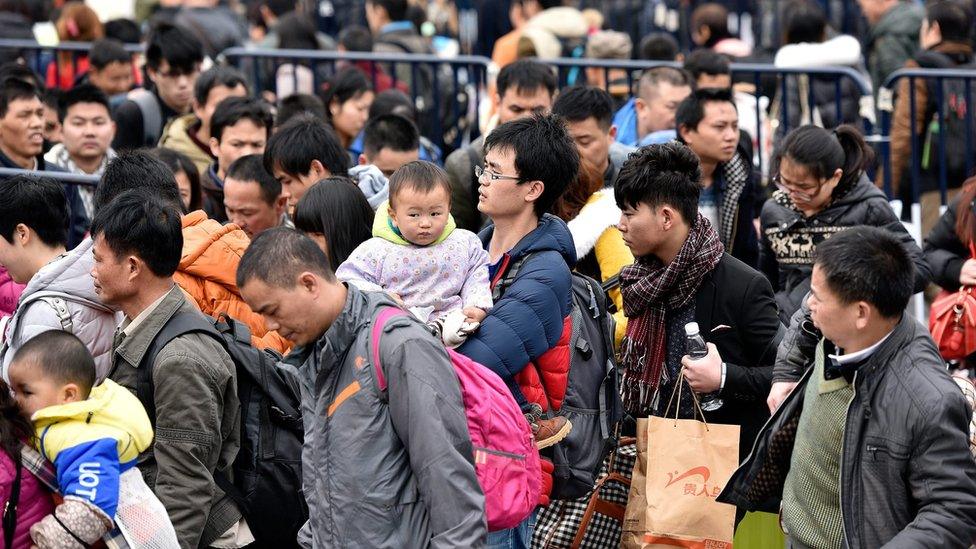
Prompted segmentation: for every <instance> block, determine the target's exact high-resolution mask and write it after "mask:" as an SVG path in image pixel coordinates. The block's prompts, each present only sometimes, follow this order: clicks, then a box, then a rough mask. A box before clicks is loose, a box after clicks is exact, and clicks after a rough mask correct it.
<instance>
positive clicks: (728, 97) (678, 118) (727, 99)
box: [674, 88, 735, 134]
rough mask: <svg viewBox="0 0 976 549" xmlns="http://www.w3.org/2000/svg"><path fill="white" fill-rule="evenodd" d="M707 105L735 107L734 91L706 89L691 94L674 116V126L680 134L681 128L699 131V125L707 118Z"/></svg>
mask: <svg viewBox="0 0 976 549" xmlns="http://www.w3.org/2000/svg"><path fill="white" fill-rule="evenodd" d="M707 103H731V104H732V106H733V107H734V106H735V100H734V99H733V98H732V90H728V89H721V88H705V89H701V90H695V91H693V92H691V95H689V96H688V97H686V98H685V100H684V101H682V102H681V104H680V105H678V110H677V111H676V112H675V114H674V124H675V126H676V127H677V128H678V130H679V134H680V130H681V128H687V129H689V130H697V129H698V125H699V124H701V121H702V119H703V118H705V105H706V104H707Z"/></svg>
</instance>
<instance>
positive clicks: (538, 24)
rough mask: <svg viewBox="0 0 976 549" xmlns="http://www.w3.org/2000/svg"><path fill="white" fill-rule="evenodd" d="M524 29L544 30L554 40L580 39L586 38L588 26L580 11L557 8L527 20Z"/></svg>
mask: <svg viewBox="0 0 976 549" xmlns="http://www.w3.org/2000/svg"><path fill="white" fill-rule="evenodd" d="M526 28H527V29H531V28H540V29H545V30H547V31H549V32H551V33H552V34H553V35H554V36H555V37H556V38H582V37H584V36H586V32H587V31H588V30H589V28H590V26H589V24H587V22H586V18H585V17H583V13H582V12H581V11H580V10H578V9H576V8H570V7H557V8H549V9H547V10H543V11H542V12H541V13H539V14H537V15H536V16H535V17H533V18H532V19H529V22H528V23H527V24H526Z"/></svg>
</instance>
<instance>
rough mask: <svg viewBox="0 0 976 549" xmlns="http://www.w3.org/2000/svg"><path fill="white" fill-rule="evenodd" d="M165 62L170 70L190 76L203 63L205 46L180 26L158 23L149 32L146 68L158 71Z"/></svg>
mask: <svg viewBox="0 0 976 549" xmlns="http://www.w3.org/2000/svg"><path fill="white" fill-rule="evenodd" d="M164 60H165V61H166V62H167V63H169V66H170V70H172V71H176V72H179V73H182V74H190V73H192V72H193V71H194V70H196V67H197V65H198V64H199V63H202V62H203V44H201V43H200V40H198V39H197V37H196V36H194V35H193V33H192V32H190V31H188V30H186V29H184V28H183V27H180V26H179V25H173V24H171V23H158V24H157V25H156V26H155V27H154V28H153V29H152V30H150V31H149V40H148V43H147V44H146V67H148V68H150V69H152V70H154V71H158V70H159V67H160V65H162V63H163V61H164Z"/></svg>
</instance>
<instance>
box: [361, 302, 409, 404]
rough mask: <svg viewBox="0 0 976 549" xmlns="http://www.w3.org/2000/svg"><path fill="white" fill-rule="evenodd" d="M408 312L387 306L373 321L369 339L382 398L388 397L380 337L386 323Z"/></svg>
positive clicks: (377, 385) (377, 386) (377, 384)
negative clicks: (381, 359) (381, 358)
mask: <svg viewBox="0 0 976 549" xmlns="http://www.w3.org/2000/svg"><path fill="white" fill-rule="evenodd" d="M406 314H407V312H406V311H404V310H403V309H400V308H399V307H393V306H386V307H383V308H382V309H380V314H378V315H376V318H375V319H373V328H372V331H371V332H370V337H369V347H370V354H371V355H372V358H373V369H374V371H375V372H376V388H377V389H379V390H380V395H382V396H381V398H383V399H384V402H385V400H386V399H385V397H386V387H387V385H386V375H385V374H384V373H383V367H382V366H381V365H380V336H381V335H383V329H384V328H386V323H387V321H389V320H390V319H391V318H393V317H395V316H406Z"/></svg>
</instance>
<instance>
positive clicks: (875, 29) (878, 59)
mask: <svg viewBox="0 0 976 549" xmlns="http://www.w3.org/2000/svg"><path fill="white" fill-rule="evenodd" d="M924 17H925V11H924V10H923V9H922V8H921V7H920V6H917V5H915V4H913V3H909V2H900V3H898V5H896V6H895V7H893V8H891V9H890V10H888V12H887V13H885V14H884V15H883V16H882V17H881V20H880V21H878V23H877V24H876V25H873V26H872V27H871V29H870V30H869V31H868V39H867V48H866V51H867V61H868V73H869V74H870V75H871V82H872V84H873V85H874V89H875V92H877V90H878V89H879V88H880V87H881V86H882V85H883V84H884V81H885V79H886V78H888V75H890V74H891V73H893V72H895V71H896V70H898V69H900V68H902V67H903V66H904V65H905V62H906V61H908V60H909V59H911V57H912V55H914V54H915V51H916V50H918V48H919V44H918V33H919V31H920V30H921V28H922V19H923V18H924Z"/></svg>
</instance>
